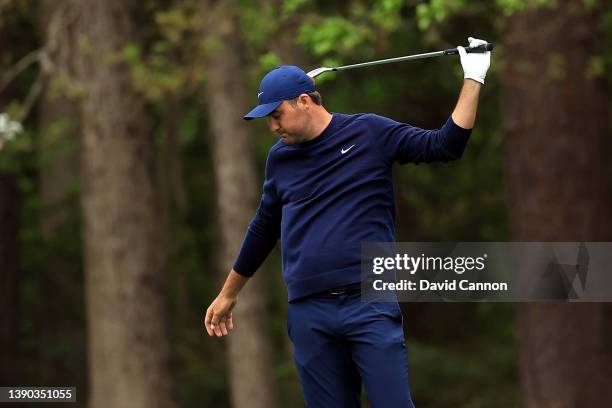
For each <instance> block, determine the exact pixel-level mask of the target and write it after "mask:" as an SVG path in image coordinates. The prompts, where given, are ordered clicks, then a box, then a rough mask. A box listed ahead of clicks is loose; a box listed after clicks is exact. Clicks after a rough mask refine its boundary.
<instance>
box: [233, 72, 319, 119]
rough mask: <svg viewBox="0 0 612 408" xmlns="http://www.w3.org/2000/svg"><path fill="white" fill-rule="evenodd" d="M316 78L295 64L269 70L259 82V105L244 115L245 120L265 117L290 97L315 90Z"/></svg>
mask: <svg viewBox="0 0 612 408" xmlns="http://www.w3.org/2000/svg"><path fill="white" fill-rule="evenodd" d="M314 89H315V87H314V80H313V79H312V78H311V77H309V76H308V75H306V73H305V72H304V71H302V70H301V69H300V68H298V67H296V66H293V65H281V66H280V67H278V68H274V69H273V70H272V71H270V72H268V73H267V74H266V75H265V76H264V77H263V79H262V80H261V83H260V84H259V92H257V99H258V100H259V105H257V106H256V107H255V108H254V109H253V110H251V111H250V112H249V113H247V114H246V115H244V118H243V119H245V120H251V119H255V118H263V117H264V116H268V115H269V114H270V113H272V111H273V110H274V109H276V108H278V106H279V105H280V104H281V103H283V101H285V100H288V99H293V98H295V97H297V96H299V95H300V94H303V93H309V92H312V91H314Z"/></svg>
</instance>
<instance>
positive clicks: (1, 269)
mask: <svg viewBox="0 0 612 408" xmlns="http://www.w3.org/2000/svg"><path fill="white" fill-rule="evenodd" d="M19 201H20V200H19V189H18V188H17V181H16V180H15V176H14V175H12V174H1V173H0V310H1V311H2V318H1V319H0V361H1V362H2V364H0V384H2V385H3V386H9V385H21V381H23V379H22V378H21V377H20V373H21V368H20V364H19V360H18V356H19V349H18V343H17V340H18V339H19V338H20V337H19V239H18V237H19Z"/></svg>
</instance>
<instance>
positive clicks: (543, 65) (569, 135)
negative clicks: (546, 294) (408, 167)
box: [503, 0, 612, 408]
mask: <svg viewBox="0 0 612 408" xmlns="http://www.w3.org/2000/svg"><path fill="white" fill-rule="evenodd" d="M596 27H597V24H596V19H595V15H594V13H592V12H589V11H587V10H586V9H585V7H584V2H582V1H578V0H574V1H568V2H564V3H563V5H560V6H558V7H557V8H556V9H553V10H551V9H548V8H540V9H536V10H528V11H527V12H525V13H522V14H518V15H515V16H513V17H512V18H510V20H509V21H507V27H506V33H505V34H506V38H507V42H506V46H505V49H504V60H505V64H506V67H505V73H504V77H503V78H504V82H503V93H504V96H503V105H504V112H505V133H506V155H507V157H506V176H507V181H508V188H509V190H508V193H509V196H510V212H511V222H512V232H513V238H514V239H515V240H517V241H610V240H611V238H612V213H611V212H610V208H612V198H611V194H610V177H609V160H608V159H609V157H610V155H609V150H608V148H609V146H608V145H607V141H606V139H607V138H608V137H609V135H610V127H609V116H608V108H609V106H610V98H609V95H608V93H607V89H608V87H607V84H606V83H605V81H604V79H603V77H602V76H597V75H594V73H593V72H592V71H590V70H589V67H590V62H591V59H590V58H591V57H592V56H594V55H596V52H597V51H598V50H597V45H598V41H599V38H600V36H599V35H598V33H597V31H596ZM611 327H612V308H611V307H610V305H609V304H597V303H589V304H568V303H534V304H523V305H520V306H519V307H518V308H517V341H518V346H519V358H520V361H519V363H520V377H521V385H522V389H523V399H524V406H525V407H527V408H531V407H534V408H535V407H538V408H546V407H555V408H558V407H601V406H609V405H611V404H612V387H610V385H611V384H612V351H611V350H612V347H611V346H612V329H611Z"/></svg>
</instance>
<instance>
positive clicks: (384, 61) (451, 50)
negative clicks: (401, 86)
mask: <svg viewBox="0 0 612 408" xmlns="http://www.w3.org/2000/svg"><path fill="white" fill-rule="evenodd" d="M492 49H493V44H491V43H486V44H481V45H479V46H476V47H466V49H465V51H466V52H467V53H474V52H487V51H491V50H492ZM456 54H459V51H457V49H456V48H449V49H447V50H443V51H435V52H428V53H425V54H415V55H406V56H403V57H396V58H387V59H381V60H377V61H369V62H361V63H359V64H351V65H344V66H341V67H332V68H328V67H320V68H316V69H313V70H312V71H310V72H308V73H307V74H306V75H308V76H309V77H311V78H314V77H316V76H319V75H321V74H322V73H324V72H330V71H344V70H346V69H353V68H361V67H369V66H371V65H380V64H389V63H391V62H402V61H412V60H417V59H423V58H433V57H442V56H444V55H456Z"/></svg>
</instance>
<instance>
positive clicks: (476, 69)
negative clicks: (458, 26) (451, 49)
mask: <svg viewBox="0 0 612 408" xmlns="http://www.w3.org/2000/svg"><path fill="white" fill-rule="evenodd" d="M468 42H469V44H470V47H477V46H479V45H482V44H486V43H487V42H486V41H485V40H479V39H478V38H472V37H468ZM457 50H458V51H459V56H460V57H461V66H462V67H463V73H464V75H463V77H464V78H470V79H473V80H474V81H476V82H480V83H481V84H484V80H485V76H486V75H487V71H488V70H489V66H490V65H491V51H486V52H474V53H470V54H468V53H467V52H465V48H463V47H461V46H459V47H457Z"/></svg>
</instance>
